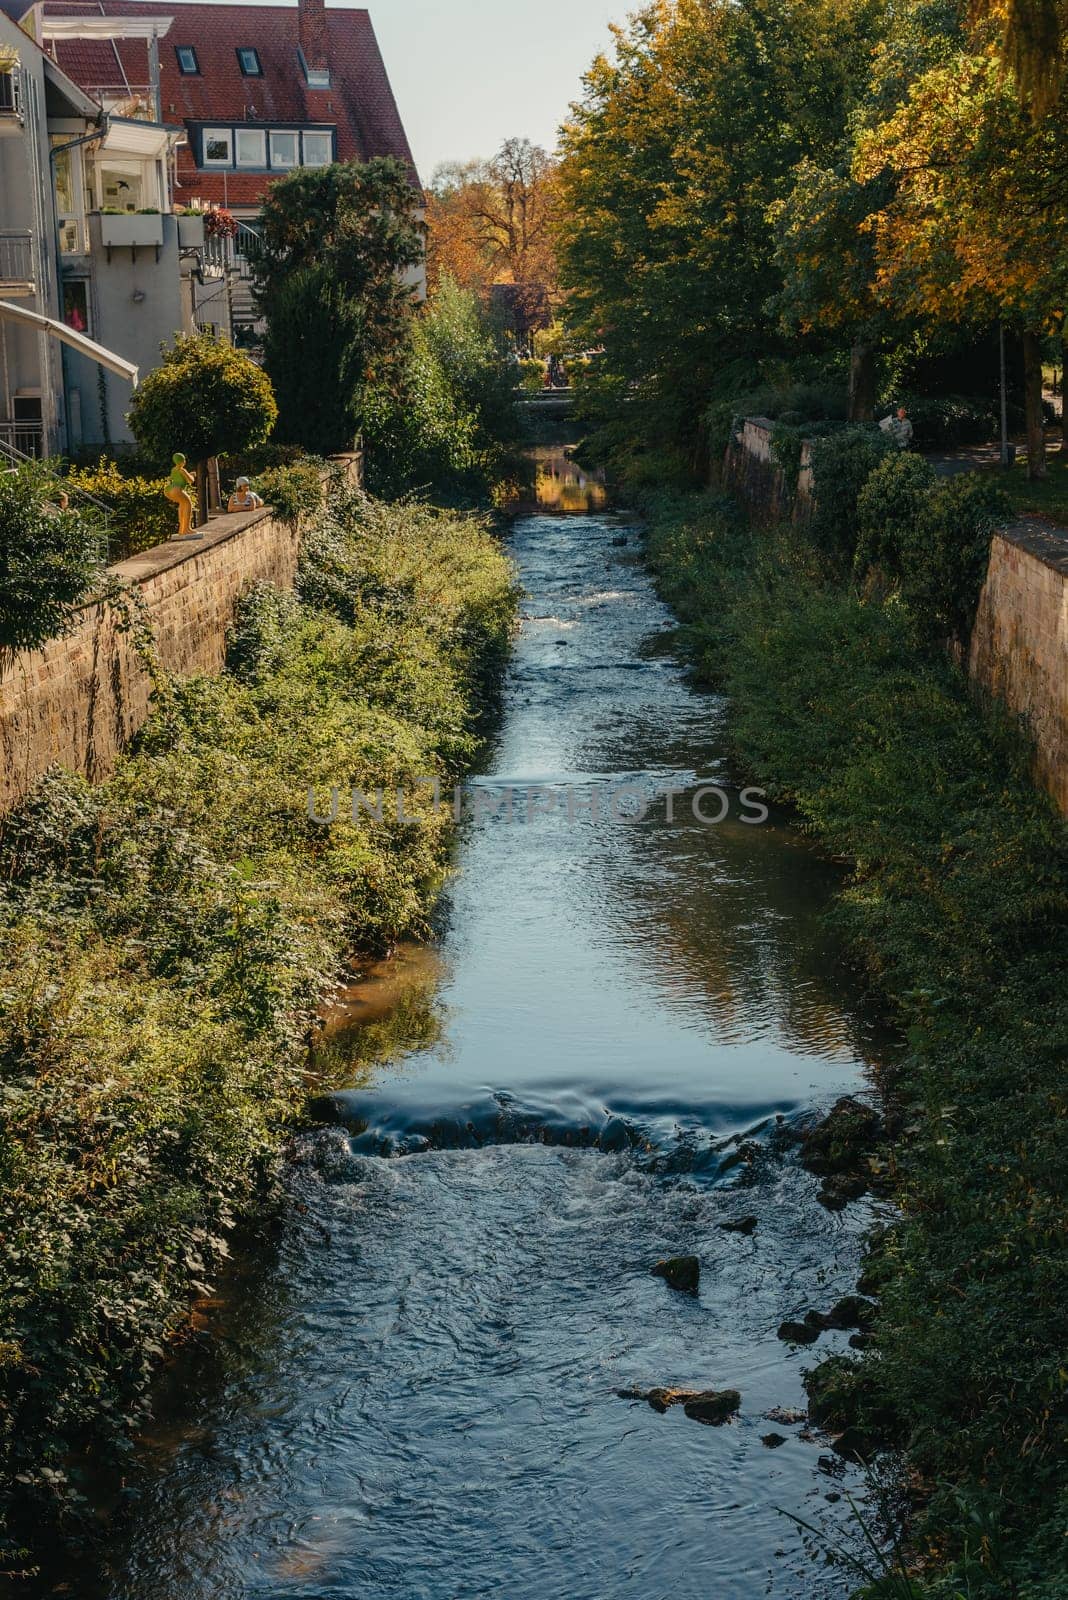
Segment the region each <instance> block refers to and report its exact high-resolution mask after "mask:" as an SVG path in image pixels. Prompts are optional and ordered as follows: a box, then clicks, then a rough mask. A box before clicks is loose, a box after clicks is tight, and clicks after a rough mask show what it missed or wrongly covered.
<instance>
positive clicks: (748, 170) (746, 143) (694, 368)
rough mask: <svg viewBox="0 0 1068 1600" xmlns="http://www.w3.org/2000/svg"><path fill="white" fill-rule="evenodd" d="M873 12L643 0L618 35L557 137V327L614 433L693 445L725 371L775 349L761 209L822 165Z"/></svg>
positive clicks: (839, 5)
mask: <svg viewBox="0 0 1068 1600" xmlns="http://www.w3.org/2000/svg"><path fill="white" fill-rule="evenodd" d="M878 13H879V6H878V4H877V3H876V0H872V3H871V4H860V5H857V4H850V3H847V0H780V3H778V4H775V5H766V4H762V3H758V0H738V3H733V0H676V3H668V0H657V3H655V4H652V5H650V6H648V7H646V9H645V10H643V11H641V12H640V13H638V15H637V16H635V17H634V18H632V20H631V22H630V23H629V24H628V25H627V26H626V27H621V28H617V29H615V30H614V33H615V45H614V50H613V53H612V55H611V56H610V57H609V56H607V55H605V56H601V57H599V58H598V59H597V60H596V61H595V62H594V64H593V66H592V67H591V69H590V71H589V72H588V74H587V75H586V78H585V80H584V89H585V93H584V96H583V98H582V100H581V101H580V102H579V103H578V104H577V105H576V106H575V107H574V108H573V110H572V115H571V118H570V120H569V122H568V123H567V125H566V126H565V128H564V131H563V138H562V148H563V160H562V164H561V170H560V178H559V182H560V190H561V198H562V210H563V214H564V215H565V216H566V219H567V220H566V230H565V231H562V232H561V234H560V238H559V243H558V249H559V253H560V258H561V263H562V278H563V282H564V285H565V287H566V289H567V291H568V306H569V315H570V316H571V317H572V318H573V319H574V321H575V322H576V324H577V326H578V328H579V329H580V330H581V332H580V337H582V338H584V339H585V340H586V341H587V342H588V343H590V344H594V343H602V344H603V345H604V350H605V353H604V357H603V360H602V366H601V378H600V381H601V382H602V383H603V384H604V385H605V386H606V388H608V389H609V391H610V392H612V386H613V385H614V393H615V394H616V395H617V396H619V395H622V394H624V393H625V395H626V397H627V415H628V417H629V418H630V419H631V421H630V422H629V423H628V424H627V426H628V427H630V428H633V429H634V431H635V432H639V431H640V432H641V433H643V434H644V435H645V436H646V437H648V438H650V439H652V440H653V442H655V438H654V435H655V434H659V435H660V436H661V437H665V436H666V438H668V439H670V440H676V439H681V440H682V441H683V442H684V443H690V444H692V443H693V441H694V440H695V438H696V435H697V432H698V427H699V421H700V417H701V415H702V413H703V411H704V409H705V407H706V406H707V404H708V399H709V397H710V395H711V394H712V393H713V391H714V390H715V389H716V388H717V386H718V387H719V388H720V389H722V387H723V385H724V382H725V381H726V378H727V376H728V375H729V374H732V373H734V374H737V373H740V372H743V371H744V372H746V373H748V374H749V375H750V381H751V375H752V374H753V371H754V366H755V362H756V360H759V358H760V357H761V356H762V355H768V354H774V353H775V352H776V351H778V352H780V353H784V352H785V350H786V349H787V345H786V343H785V342H784V339H783V335H782V333H781V331H780V329H779V326H778V317H777V315H776V313H775V310H774V309H773V308H772V302H773V301H774V299H775V296H776V294H777V293H778V291H779V289H780V287H781V269H780V268H779V267H778V266H777V264H776V261H775V240H774V234H773V223H772V220H771V216H770V213H771V212H772V208H773V207H774V205H775V202H776V201H778V200H781V199H784V198H786V196H787V195H788V194H789V193H790V190H791V187H792V183H793V176H792V175H793V173H794V170H795V169H796V168H797V167H798V165H799V163H801V162H803V161H805V160H809V161H811V162H813V163H815V164H816V166H817V167H820V168H822V167H825V166H826V165H827V164H828V162H829V160H832V159H833V157H834V154H835V152H836V151H837V150H838V149H839V148H840V146H841V143H842V140H843V137H844V134H845V128H846V120H847V117H848V114H849V110H850V108H851V105H852V103H853V99H854V97H855V93H856V85H857V84H858V83H861V82H863V81H865V79H866V75H867V71H868V63H869V60H870V55H871V48H872V45H871V41H872V38H873V35H874V32H875V18H876V17H877V15H878Z"/></svg>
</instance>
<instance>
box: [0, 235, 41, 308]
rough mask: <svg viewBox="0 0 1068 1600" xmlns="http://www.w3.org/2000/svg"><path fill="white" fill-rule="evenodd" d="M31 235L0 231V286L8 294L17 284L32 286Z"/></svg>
mask: <svg viewBox="0 0 1068 1600" xmlns="http://www.w3.org/2000/svg"><path fill="white" fill-rule="evenodd" d="M33 282H34V270H33V235H32V234H30V233H29V232H12V231H10V230H8V229H3V230H0V286H2V287H3V288H4V289H5V290H6V291H7V292H8V293H10V292H11V289H12V287H14V286H15V285H18V284H25V285H27V286H31V287H32V285H33Z"/></svg>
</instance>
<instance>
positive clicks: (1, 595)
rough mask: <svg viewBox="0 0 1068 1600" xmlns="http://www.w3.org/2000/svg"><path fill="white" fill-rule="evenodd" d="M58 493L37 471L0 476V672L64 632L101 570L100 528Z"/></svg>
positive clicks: (48, 477) (26, 468)
mask: <svg viewBox="0 0 1068 1600" xmlns="http://www.w3.org/2000/svg"><path fill="white" fill-rule="evenodd" d="M56 493H57V485H56V481H55V479H54V478H53V477H52V476H51V474H50V473H49V472H48V471H47V470H46V469H45V468H44V467H42V466H35V465H30V464H26V465H24V466H22V467H20V468H19V469H18V471H16V472H4V473H0V671H4V670H5V669H6V668H7V667H8V666H9V664H10V662H11V659H12V657H13V656H15V655H16V654H17V653H18V651H20V650H35V649H37V648H38V647H39V646H40V645H42V644H44V643H45V642H46V640H48V639H54V638H56V637H57V636H58V635H59V634H62V633H64V632H66V631H67V629H68V627H69V626H70V623H71V618H72V614H73V611H74V608H75V607H76V606H77V605H78V604H79V602H81V601H84V600H85V599H86V598H87V596H88V595H89V592H90V590H91V587H92V585H93V583H94V582H95V581H96V580H97V579H98V578H99V577H100V576H101V574H102V571H103V566H104V559H103V557H104V554H105V552H104V542H105V541H104V533H103V528H102V527H100V526H98V525H96V524H95V523H94V522H93V521H92V520H90V518H89V517H87V516H86V515H85V513H84V512H82V511H80V510H77V509H75V508H73V507H72V508H71V509H70V510H67V511H61V510H59V508H58V507H57V506H56V504H55V496H56Z"/></svg>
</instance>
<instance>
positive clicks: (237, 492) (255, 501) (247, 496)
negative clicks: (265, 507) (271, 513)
mask: <svg viewBox="0 0 1068 1600" xmlns="http://www.w3.org/2000/svg"><path fill="white" fill-rule="evenodd" d="M262 504H263V501H262V499H261V498H260V496H259V495H258V494H257V493H256V492H255V490H254V489H253V488H252V486H251V484H250V483H249V481H248V479H247V478H238V480H237V482H236V483H235V484H234V487H233V491H232V492H231V495H230V498H229V500H228V501H227V502H226V509H227V511H258V510H259V509H260V506H262Z"/></svg>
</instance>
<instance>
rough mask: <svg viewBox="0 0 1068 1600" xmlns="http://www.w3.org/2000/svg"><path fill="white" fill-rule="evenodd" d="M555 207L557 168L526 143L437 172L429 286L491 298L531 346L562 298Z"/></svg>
mask: <svg viewBox="0 0 1068 1600" xmlns="http://www.w3.org/2000/svg"><path fill="white" fill-rule="evenodd" d="M557 201H558V196H557V189H556V164H555V162H554V161H553V160H552V158H551V157H550V156H549V155H547V154H546V152H545V151H544V150H543V149H542V148H541V147H540V146H539V145H534V144H531V142H530V140H529V139H508V140H506V141H505V143H504V144H503V145H502V146H501V148H500V150H498V152H497V154H496V155H495V156H493V157H492V159H491V160H489V161H470V162H466V163H463V164H453V165H448V166H443V167H439V168H438V170H437V172H436V173H435V174H434V179H433V182H432V184H431V187H430V190H429V192H428V194H427V229H428V270H429V277H430V284H431V288H432V289H433V288H434V287H435V286H436V285H437V283H438V282H439V281H440V280H441V279H443V278H450V279H452V280H453V281H454V282H455V283H456V284H458V285H459V286H460V287H461V288H465V289H469V290H471V291H473V292H474V293H476V294H478V295H479V296H480V297H481V298H482V299H483V300H484V301H487V302H488V301H490V300H491V299H492V300H493V301H494V302H495V303H496V304H498V305H499V306H500V308H501V309H503V310H504V311H505V312H506V320H507V321H508V322H509V324H510V325H511V326H512V327H513V329H514V331H515V332H516V334H517V336H518V337H519V339H520V341H521V342H523V343H526V342H527V341H528V340H529V336H530V333H531V332H532V330H533V329H534V328H537V327H542V326H547V324H548V322H549V321H550V320H551V312H552V308H553V306H554V304H555V302H556V299H557V267H556V254H555V248H554V228H555V226H556V222H557ZM501 291H505V292H503V293H502V292H501Z"/></svg>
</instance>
